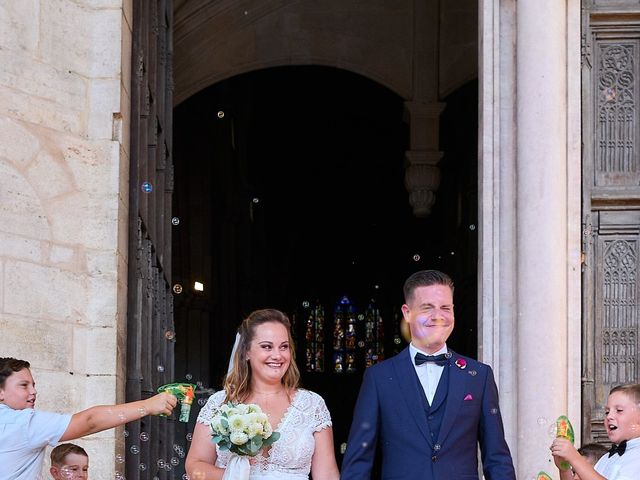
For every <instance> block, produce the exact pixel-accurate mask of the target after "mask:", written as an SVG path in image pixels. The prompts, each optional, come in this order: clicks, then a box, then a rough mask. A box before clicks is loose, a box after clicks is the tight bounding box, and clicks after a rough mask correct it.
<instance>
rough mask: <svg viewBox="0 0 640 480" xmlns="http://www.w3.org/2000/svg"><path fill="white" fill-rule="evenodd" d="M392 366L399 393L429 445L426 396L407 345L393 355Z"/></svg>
mask: <svg viewBox="0 0 640 480" xmlns="http://www.w3.org/2000/svg"><path fill="white" fill-rule="evenodd" d="M393 368H394V370H395V374H396V378H397V379H398V385H399V386H400V393H401V394H402V398H403V399H404V401H405V403H406V404H407V411H408V412H409V413H410V414H411V415H412V416H413V419H414V420H415V422H416V424H417V425H418V429H419V430H420V432H421V433H422V435H423V436H424V438H425V439H426V440H427V442H429V445H431V444H432V442H431V438H430V435H429V432H428V429H427V419H426V418H425V404H424V402H426V398H425V396H424V392H422V391H421V390H422V386H421V385H420V381H419V380H418V375H417V374H416V371H415V369H414V368H413V366H412V365H411V356H410V355H409V347H407V348H405V349H404V350H403V351H402V352H400V354H399V355H396V356H395V357H394V359H393Z"/></svg>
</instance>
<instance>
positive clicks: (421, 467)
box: [340, 270, 516, 480]
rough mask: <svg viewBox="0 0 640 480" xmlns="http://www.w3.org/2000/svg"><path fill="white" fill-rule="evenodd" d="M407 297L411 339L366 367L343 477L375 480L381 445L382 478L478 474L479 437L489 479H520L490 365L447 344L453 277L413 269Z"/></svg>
mask: <svg viewBox="0 0 640 480" xmlns="http://www.w3.org/2000/svg"><path fill="white" fill-rule="evenodd" d="M404 297H405V302H406V303H405V304H404V305H402V314H403V316H404V319H405V320H406V322H407V323H408V325H409V330H410V332H411V344H410V345H409V346H408V347H407V348H405V349H404V350H403V351H402V352H400V353H399V354H398V355H396V356H394V357H392V358H390V359H388V360H386V361H384V362H381V363H379V364H377V365H374V366H372V367H370V368H368V369H367V370H366V371H365V374H364V378H363V380H362V386H361V387H360V394H359V396H358V401H357V402H356V406H355V410H354V415H353V421H352V424H351V431H350V433H349V441H348V442H347V451H346V452H345V456H344V460H343V462H342V474H341V477H340V478H341V479H342V480H352V479H370V478H371V470H372V467H373V463H374V457H375V453H376V447H378V444H379V448H380V451H381V453H382V478H383V479H407V480H418V479H424V480H443V479H451V480H460V479H465V480H477V479H478V456H477V451H478V448H477V447H478V443H479V444H480V451H481V456H482V467H483V468H482V469H483V471H484V478H485V479H486V480H515V478H516V475H515V471H514V468H513V461H512V460H511V454H510V453H509V447H508V446H507V443H506V441H505V438H504V429H503V426H502V418H501V415H500V407H499V405H498V390H497V388H496V384H495V381H494V379H493V372H492V370H491V367H489V366H488V365H485V364H483V363H480V362H477V361H475V360H472V359H471V358H468V357H463V356H461V355H458V354H457V353H455V352H453V351H451V350H449V349H447V345H446V341H447V338H449V335H451V332H452V331H453V325H454V315H453V282H452V281H451V278H449V276H447V275H446V274H444V273H442V272H439V271H437V270H423V271H420V272H417V273H414V274H413V275H411V276H410V277H409V278H408V279H407V281H406V282H405V284H404Z"/></svg>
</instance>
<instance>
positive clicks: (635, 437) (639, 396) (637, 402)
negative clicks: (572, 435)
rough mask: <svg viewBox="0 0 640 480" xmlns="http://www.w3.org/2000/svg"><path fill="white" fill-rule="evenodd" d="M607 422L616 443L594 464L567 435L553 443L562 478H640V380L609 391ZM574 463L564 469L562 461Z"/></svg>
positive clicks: (553, 451)
mask: <svg viewBox="0 0 640 480" xmlns="http://www.w3.org/2000/svg"><path fill="white" fill-rule="evenodd" d="M604 426H605V428H606V430H607V436H608V437H609V440H611V442H613V447H612V448H611V450H610V451H609V453H608V454H606V455H603V456H602V457H600V459H599V460H598V462H597V463H596V464H595V466H592V465H591V464H590V462H589V460H587V459H586V458H585V457H583V456H581V455H580V453H578V451H577V450H576V449H575V447H574V446H573V444H572V443H571V442H570V441H569V440H566V439H563V438H556V439H555V440H554V441H553V443H552V444H551V447H550V448H551V453H552V455H553V457H554V462H555V464H556V466H557V467H558V470H559V471H560V479H561V480H573V478H574V477H573V474H574V472H575V474H577V475H578V476H579V478H580V479H581V480H603V479H604V480H637V479H638V478H640V384H637V383H636V384H629V385H620V386H618V387H614V388H612V389H611V391H610V392H609V398H608V399H607V406H606V407H605V418H604ZM563 460H564V461H566V462H568V463H569V464H571V467H572V468H571V469H568V470H563V469H561V468H560V462H562V461H563Z"/></svg>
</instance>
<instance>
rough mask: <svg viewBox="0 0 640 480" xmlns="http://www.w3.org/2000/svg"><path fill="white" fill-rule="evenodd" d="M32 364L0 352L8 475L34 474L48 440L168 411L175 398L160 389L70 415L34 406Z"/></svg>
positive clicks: (0, 447)
mask: <svg viewBox="0 0 640 480" xmlns="http://www.w3.org/2000/svg"><path fill="white" fill-rule="evenodd" d="M30 367H31V365H30V364H29V362H26V361H24V360H17V359H15V358H4V357H0V469H1V471H2V478H3V479H7V480H32V479H34V478H38V476H39V475H40V472H41V470H42V463H43V461H44V454H45V449H46V447H47V445H51V446H53V445H55V444H56V443H58V442H65V441H67V440H73V439H75V438H80V437H84V436H85V435H89V434H92V433H96V432H101V431H103V430H107V429H109V428H113V427H117V426H118V425H123V424H125V423H127V422H131V421H133V420H138V419H139V418H142V417H144V416H145V415H159V414H165V415H170V414H171V411H172V410H173V408H174V407H175V406H176V403H177V399H176V397H174V396H173V395H170V394H168V393H160V394H158V395H155V396H153V397H151V398H148V399H146V400H139V401H137V402H130V403H123V404H121V405H100V406H96V407H91V408H88V409H86V410H83V411H82V412H78V413H75V414H73V415H67V414H58V413H51V412H43V411H39V410H35V409H34V407H35V404H36V395H37V392H36V388H35V382H34V381H33V377H32V376H31V370H29V368H30Z"/></svg>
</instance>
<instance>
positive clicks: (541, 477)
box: [536, 472, 551, 480]
mask: <svg viewBox="0 0 640 480" xmlns="http://www.w3.org/2000/svg"><path fill="white" fill-rule="evenodd" d="M536 480H551V477H550V476H549V474H548V473H546V472H538V475H536Z"/></svg>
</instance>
